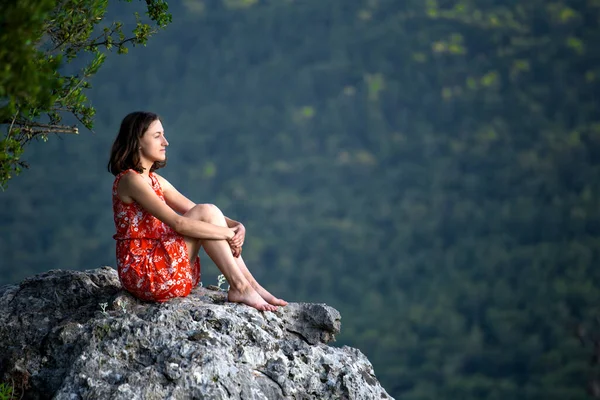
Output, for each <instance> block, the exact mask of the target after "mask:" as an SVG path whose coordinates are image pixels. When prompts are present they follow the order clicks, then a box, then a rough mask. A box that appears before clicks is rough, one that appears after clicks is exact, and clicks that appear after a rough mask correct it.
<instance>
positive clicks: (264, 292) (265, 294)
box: [253, 283, 288, 306]
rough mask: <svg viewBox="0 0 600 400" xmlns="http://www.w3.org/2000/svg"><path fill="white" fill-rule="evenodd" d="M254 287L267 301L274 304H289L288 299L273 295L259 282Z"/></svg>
mask: <svg viewBox="0 0 600 400" xmlns="http://www.w3.org/2000/svg"><path fill="white" fill-rule="evenodd" d="M253 287H254V290H256V292H257V293H258V294H259V295H260V297H262V298H263V299H264V300H265V301H266V302H267V303H269V304H271V305H273V306H287V304H288V302H287V301H285V300H282V299H278V298H277V297H275V296H273V295H272V294H271V293H269V291H268V290H267V289H265V288H264V287H262V286H260V285H259V284H258V283H256V284H255V285H253Z"/></svg>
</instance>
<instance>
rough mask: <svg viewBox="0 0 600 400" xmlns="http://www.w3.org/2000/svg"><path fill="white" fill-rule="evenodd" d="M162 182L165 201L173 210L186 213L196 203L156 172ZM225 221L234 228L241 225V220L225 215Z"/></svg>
mask: <svg viewBox="0 0 600 400" xmlns="http://www.w3.org/2000/svg"><path fill="white" fill-rule="evenodd" d="M154 175H156V177H157V178H158V181H159V182H160V187H161V188H162V191H163V194H164V195H165V201H166V202H167V205H168V206H169V207H171V208H172V209H173V210H175V211H177V212H178V213H180V214H185V213H186V212H188V211H189V210H191V209H192V208H193V207H194V206H195V205H196V203H194V202H193V201H191V200H190V199H188V198H187V197H185V196H184V195H183V194H181V193H180V192H179V191H178V190H177V189H176V188H175V186H173V185H171V183H170V182H169V181H167V180H166V179H165V178H163V177H162V176H160V175H158V174H157V173H154ZM225 221H226V222H227V226H228V227H229V228H233V227H235V226H237V225H240V224H241V222H238V221H236V220H233V219H231V218H228V217H227V216H225Z"/></svg>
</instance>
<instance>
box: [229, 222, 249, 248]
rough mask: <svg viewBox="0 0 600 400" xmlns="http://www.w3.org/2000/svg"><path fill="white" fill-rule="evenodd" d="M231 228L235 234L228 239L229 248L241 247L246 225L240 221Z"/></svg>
mask: <svg viewBox="0 0 600 400" xmlns="http://www.w3.org/2000/svg"><path fill="white" fill-rule="evenodd" d="M231 230H232V231H233V232H235V235H234V236H233V237H232V238H231V239H230V240H229V245H230V246H231V248H234V247H242V246H243V245H244V239H245V238H246V227H245V226H244V225H243V224H242V223H241V222H238V223H237V224H236V225H234V226H232V227H231Z"/></svg>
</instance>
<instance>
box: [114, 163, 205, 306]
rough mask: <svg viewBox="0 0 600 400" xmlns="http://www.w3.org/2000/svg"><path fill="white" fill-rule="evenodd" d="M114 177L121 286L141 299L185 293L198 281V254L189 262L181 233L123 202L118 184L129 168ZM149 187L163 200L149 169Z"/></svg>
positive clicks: (139, 207) (161, 298) (156, 298)
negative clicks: (118, 190)
mask: <svg viewBox="0 0 600 400" xmlns="http://www.w3.org/2000/svg"><path fill="white" fill-rule="evenodd" d="M130 171H131V173H137V172H136V171H134V170H127V171H123V172H121V173H120V174H118V175H117V176H116V178H115V182H114V184H113V190H112V202H113V212H114V217H115V227H116V228H117V233H116V235H114V236H113V238H114V239H115V240H116V241H117V268H118V272H119V279H120V280H121V284H122V285H123V287H124V288H125V289H126V290H127V291H129V292H131V293H132V294H133V295H134V296H136V297H138V298H140V299H142V300H151V301H159V302H162V301H166V300H168V299H171V298H173V297H185V296H187V295H188V294H189V293H190V291H191V290H192V288H193V287H195V286H196V285H197V284H198V283H199V282H200V258H199V257H196V260H195V262H194V264H193V265H190V262H189V259H188V255H187V247H186V244H185V241H184V239H183V236H182V235H181V234H179V233H177V232H175V231H174V230H173V229H172V228H171V227H169V226H168V225H166V224H165V223H163V222H162V221H160V220H159V219H158V218H156V217H154V216H153V215H152V214H150V213H149V212H147V211H146V210H145V209H143V208H142V207H141V206H140V205H139V204H138V203H136V202H135V201H134V202H132V203H130V204H126V203H124V202H123V201H122V200H121V199H119V196H118V195H117V186H118V184H119V181H120V180H121V178H122V177H123V176H124V175H125V174H127V173H128V172H130ZM150 180H151V181H152V189H154V192H155V193H156V195H157V196H158V197H159V198H160V199H161V200H162V201H165V198H164V195H163V192H162V189H161V187H160V183H159V182H158V178H157V177H156V175H154V174H153V173H150Z"/></svg>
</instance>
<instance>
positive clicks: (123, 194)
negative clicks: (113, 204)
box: [117, 171, 148, 203]
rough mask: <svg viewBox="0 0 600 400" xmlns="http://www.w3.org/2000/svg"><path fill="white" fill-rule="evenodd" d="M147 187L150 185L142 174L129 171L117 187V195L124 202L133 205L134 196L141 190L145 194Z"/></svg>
mask: <svg viewBox="0 0 600 400" xmlns="http://www.w3.org/2000/svg"><path fill="white" fill-rule="evenodd" d="M147 186H148V184H147V183H146V181H145V180H144V178H143V177H142V176H141V175H140V174H138V173H136V172H135V171H127V172H126V173H125V174H123V176H122V177H121V180H120V181H119V184H118V185H117V194H118V195H119V198H120V199H121V200H122V201H123V202H125V203H131V202H133V201H134V200H133V194H134V193H135V192H138V191H140V190H141V191H142V192H143V191H144V189H145V188H146V187H147Z"/></svg>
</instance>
